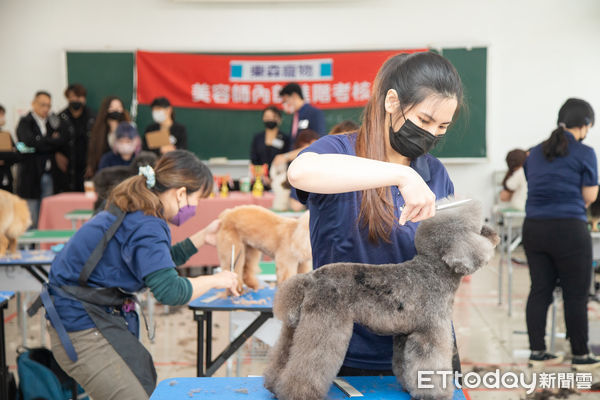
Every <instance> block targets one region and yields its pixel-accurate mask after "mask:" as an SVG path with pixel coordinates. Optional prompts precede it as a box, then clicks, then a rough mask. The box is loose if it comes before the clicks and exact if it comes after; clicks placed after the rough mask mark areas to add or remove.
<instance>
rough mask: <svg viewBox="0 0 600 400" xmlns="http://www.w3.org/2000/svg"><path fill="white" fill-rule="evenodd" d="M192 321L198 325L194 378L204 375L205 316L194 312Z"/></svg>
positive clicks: (200, 312)
mask: <svg viewBox="0 0 600 400" xmlns="http://www.w3.org/2000/svg"><path fill="white" fill-rule="evenodd" d="M194 320H195V321H196V322H197V323H198V326H197V328H198V343H197V356H196V376H199V377H202V376H205V375H204V320H205V315H204V313H203V312H202V311H194Z"/></svg>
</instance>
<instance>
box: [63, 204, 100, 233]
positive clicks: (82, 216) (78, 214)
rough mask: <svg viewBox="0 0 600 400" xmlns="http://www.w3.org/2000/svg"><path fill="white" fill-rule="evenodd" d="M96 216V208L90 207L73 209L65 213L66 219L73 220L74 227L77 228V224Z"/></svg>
mask: <svg viewBox="0 0 600 400" xmlns="http://www.w3.org/2000/svg"><path fill="white" fill-rule="evenodd" d="M93 216H94V210H89V209H85V208H82V209H77V210H71V211H69V212H68V213H66V214H65V219H68V220H69V221H71V225H72V227H73V229H77V225H78V224H79V226H81V225H83V223H84V222H85V221H87V220H89V219H90V218H92V217H93Z"/></svg>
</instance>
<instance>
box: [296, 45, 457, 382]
mask: <svg viewBox="0 0 600 400" xmlns="http://www.w3.org/2000/svg"><path fill="white" fill-rule="evenodd" d="M461 103H462V84H461V81H460V77H459V76H458V73H457V72H456V70H455V68H454V67H453V66H452V65H451V64H450V62H449V61H448V60H446V59H445V58H443V57H442V56H440V55H437V54H434V53H430V52H426V53H415V54H411V55H408V54H400V55H396V56H394V57H391V58H390V59H388V60H387V61H386V62H385V63H384V64H383V66H382V67H381V69H380V70H379V73H378V74H377V77H376V78H375V82H374V85H373V94H372V97H371V99H370V100H369V102H368V103H367V105H366V109H365V111H364V115H365V118H364V120H363V123H362V126H361V127H360V128H359V129H358V132H355V133H349V134H340V135H329V136H326V137H323V138H321V139H319V140H317V141H316V142H315V143H313V144H312V145H310V146H309V147H308V148H306V149H305V150H303V151H302V152H301V153H300V155H299V156H298V157H297V158H296V159H295V160H294V161H293V162H292V164H291V165H290V168H289V170H288V177H289V180H290V183H291V184H292V186H294V187H295V188H296V189H297V192H298V198H299V199H300V200H301V201H303V202H305V203H306V204H307V205H308V209H309V210H310V240H311V246H312V252H313V267H314V268H319V267H321V266H323V265H325V264H329V263H334V262H359V263H369V264H386V263H401V262H404V261H407V260H410V259H411V258H413V257H414V256H415V254H416V250H415V246H414V236H415V231H416V229H417V226H418V223H419V221H422V220H424V219H427V218H429V217H431V216H433V215H434V214H435V200H436V198H438V199H439V198H445V197H447V196H449V195H452V194H453V192H454V186H453V184H452V181H451V180H450V177H449V176H448V172H447V171H446V168H444V166H443V165H442V163H441V162H440V161H439V160H437V159H436V158H435V157H433V156H432V155H430V154H428V153H429V151H430V150H431V149H432V148H433V147H434V146H435V144H436V143H437V142H438V140H439V139H441V138H442V137H443V135H444V134H445V132H446V130H447V128H448V126H449V124H450V123H451V122H452V120H453V118H454V116H455V113H456V111H457V110H458V108H459V105H460V104H461ZM401 207H402V209H401ZM400 209H401V210H402V211H400ZM340 312H343V310H340ZM449 340H450V338H449ZM414 345H415V346H422V351H423V354H426V353H427V352H428V351H430V349H428V348H427V344H426V343H422V344H419V343H417V342H415V343H414ZM391 359H392V338H391V337H387V336H378V335H375V334H373V333H371V332H369V331H368V330H367V329H365V328H364V327H362V326H360V325H355V327H354V332H353V336H352V338H351V340H350V343H349V347H348V351H347V354H346V357H345V359H344V363H343V366H342V368H341V369H340V371H339V373H338V374H339V375H342V376H343V375H381V374H389V375H391V374H392V371H391Z"/></svg>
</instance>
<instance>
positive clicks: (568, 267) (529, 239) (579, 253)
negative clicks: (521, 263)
mask: <svg viewBox="0 0 600 400" xmlns="http://www.w3.org/2000/svg"><path fill="white" fill-rule="evenodd" d="M523 247H524V248H525V254H526V255H527V261H528V263H529V274H530V276H531V291H530V292H529V298H528V299H527V309H526V316H527V331H528V333H529V346H530V348H531V350H532V351H535V350H538V351H542V350H546V344H545V341H544V334H545V331H546V317H547V314H548V307H549V306H550V304H552V292H553V291H554V288H555V287H556V286H557V285H560V286H561V288H562V294H563V301H564V310H565V324H566V326H567V337H568V338H569V340H570V342H571V351H572V353H573V355H584V354H588V352H589V351H588V346H587V342H588V315H587V301H588V291H589V287H590V280H591V269H592V239H591V236H590V233H589V231H588V229H587V224H586V223H585V222H584V221H582V220H578V219H547V220H536V219H525V222H524V224H523Z"/></svg>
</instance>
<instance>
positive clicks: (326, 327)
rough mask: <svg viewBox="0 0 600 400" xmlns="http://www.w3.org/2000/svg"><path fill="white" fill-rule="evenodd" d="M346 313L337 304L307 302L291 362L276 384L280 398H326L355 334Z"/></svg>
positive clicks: (297, 332)
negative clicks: (312, 303)
mask: <svg viewBox="0 0 600 400" xmlns="http://www.w3.org/2000/svg"><path fill="white" fill-rule="evenodd" d="M332 303H335V302H332ZM344 312H345V309H344V308H343V307H341V306H336V305H335V304H333V305H332V307H323V305H316V306H313V307H310V305H309V306H308V307H307V306H306V303H305V304H304V306H303V310H302V316H301V317H300V322H299V323H298V326H297V327H296V332H295V333H294V339H293V344H292V348H291V350H290V356H289V359H288V362H287V365H286V366H285V368H284V370H283V371H282V372H281V374H280V375H279V380H278V382H277V383H276V385H275V394H276V395H277V398H278V399H279V400H322V399H324V398H325V396H326V395H327V391H328V390H329V388H330V386H331V382H333V379H334V378H335V375H336V373H337V372H338V370H339V369H340V367H341V366H342V362H343V361H344V356H345V355H346V350H347V349H348V343H349V342H350V337H351V336H352V318H351V317H350V316H348V315H344Z"/></svg>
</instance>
